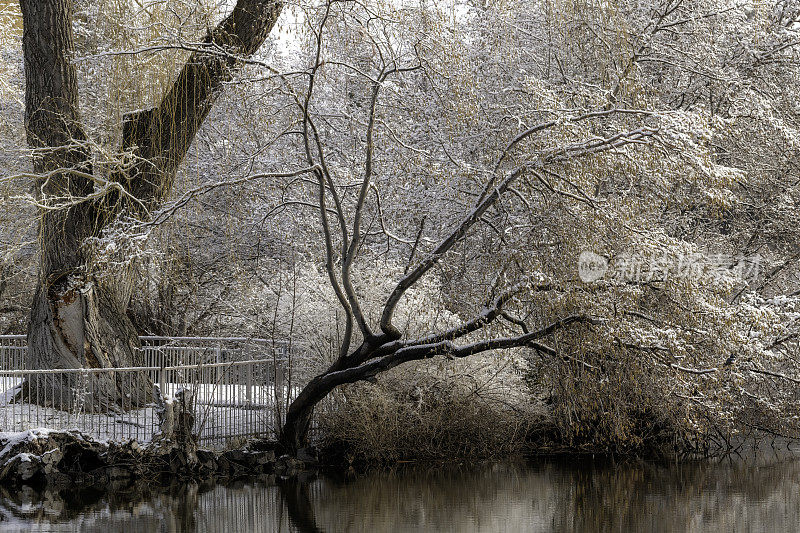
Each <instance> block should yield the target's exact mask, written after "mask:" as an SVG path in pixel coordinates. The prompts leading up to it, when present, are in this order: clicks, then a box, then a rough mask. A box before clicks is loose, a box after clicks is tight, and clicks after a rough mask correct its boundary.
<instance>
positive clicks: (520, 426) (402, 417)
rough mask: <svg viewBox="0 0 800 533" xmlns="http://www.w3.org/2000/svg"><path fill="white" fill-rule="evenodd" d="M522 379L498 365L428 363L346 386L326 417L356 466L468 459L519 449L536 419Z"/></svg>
mask: <svg viewBox="0 0 800 533" xmlns="http://www.w3.org/2000/svg"><path fill="white" fill-rule="evenodd" d="M523 389H524V386H523V385H522V382H521V379H520V378H519V377H517V376H515V375H514V374H513V372H512V371H510V369H509V368H508V367H506V368H502V367H500V368H498V366H497V365H496V364H495V365H494V366H492V365H491V364H489V363H482V362H472V363H463V362H458V363H443V364H437V363H421V364H420V365H419V366H417V367H414V368H407V369H395V370H394V371H392V372H389V373H387V374H385V375H383V376H381V378H380V380H379V381H377V382H375V383H358V384H355V385H350V386H347V387H345V388H343V389H342V390H341V391H340V393H339V395H338V401H336V402H335V407H333V408H330V407H329V408H328V409H326V410H325V412H323V413H321V415H320V429H321V437H322V440H323V443H324V445H325V447H327V448H328V449H329V450H330V449H336V450H339V451H340V452H344V455H345V456H346V459H348V460H350V461H354V460H356V461H364V462H368V463H383V464H385V463H394V462H397V461H404V460H420V461H425V460H432V461H437V460H444V459H447V460H459V459H461V460H469V459H473V460H476V459H486V458H491V457H499V456H507V455H510V454H513V453H515V452H518V451H520V450H521V449H522V447H523V446H524V443H525V436H526V433H527V431H528V429H529V427H530V426H531V424H532V423H534V421H535V418H536V417H535V414H534V412H533V410H532V409H531V406H530V404H528V403H527V400H526V399H525V397H524V396H523V395H520V394H519V392H520V391H522V390H523Z"/></svg>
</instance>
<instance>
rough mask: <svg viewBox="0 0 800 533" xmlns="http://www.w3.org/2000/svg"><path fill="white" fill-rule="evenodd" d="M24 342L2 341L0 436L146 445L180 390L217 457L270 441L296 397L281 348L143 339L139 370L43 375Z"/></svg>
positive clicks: (288, 350) (286, 351) (289, 351)
mask: <svg viewBox="0 0 800 533" xmlns="http://www.w3.org/2000/svg"><path fill="white" fill-rule="evenodd" d="M25 341H26V339H25V336H21V335H5V336H0V431H24V430H26V429H32V428H35V427H46V428H50V429H66V430H78V431H81V432H84V433H87V434H89V435H91V436H93V437H95V438H98V439H103V440H109V441H116V442H120V441H127V440H130V439H134V440H137V441H139V442H140V443H147V442H149V441H151V440H152V439H153V438H154V437H155V436H157V435H158V434H159V432H160V431H162V429H163V427H162V425H163V417H164V412H163V403H164V401H168V400H169V399H170V398H173V397H175V395H176V394H177V393H178V391H180V390H186V391H191V393H192V396H193V413H192V415H193V417H194V431H195V433H196V434H197V435H198V436H199V440H200V442H201V443H202V444H203V445H206V446H217V447H224V446H228V445H238V444H240V443H241V442H242V441H243V440H245V439H248V438H253V437H274V436H275V432H276V428H277V427H278V424H280V423H281V422H282V414H283V413H284V412H285V409H286V405H287V404H288V402H289V401H291V399H293V397H294V396H295V395H296V393H297V387H296V386H293V384H292V383H291V381H290V380H288V379H287V375H289V374H290V373H289V370H290V365H292V364H297V363H298V362H299V361H300V360H301V359H300V358H296V360H293V359H292V355H293V354H294V353H295V350H293V348H292V346H291V344H290V343H288V342H282V341H281V342H279V341H273V340H269V339H248V338H217V337H177V338H176V337H142V338H141V342H142V359H143V365H142V366H136V367H131V368H110V369H108V368H104V369H99V368H81V369H54V370H41V369H30V368H26V364H25V363H26V360H25V354H26V350H27V347H26V342H25ZM145 387H146V388H147V390H144V388H145ZM136 398H138V400H137V399H136ZM142 398H144V400H142ZM160 406H161V407H160Z"/></svg>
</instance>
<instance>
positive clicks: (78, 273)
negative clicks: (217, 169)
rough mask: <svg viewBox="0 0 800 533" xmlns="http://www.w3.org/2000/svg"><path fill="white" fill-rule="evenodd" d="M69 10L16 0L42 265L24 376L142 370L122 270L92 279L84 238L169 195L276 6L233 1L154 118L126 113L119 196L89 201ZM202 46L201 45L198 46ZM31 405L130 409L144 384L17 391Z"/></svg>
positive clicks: (99, 377)
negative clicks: (127, 166) (127, 164)
mask: <svg viewBox="0 0 800 533" xmlns="http://www.w3.org/2000/svg"><path fill="white" fill-rule="evenodd" d="M72 3H73V2H72V0H20V5H21V7H22V16H23V28H24V33H23V43H22V44H23V51H24V58H25V78H26V87H25V126H26V131H27V136H28V144H29V145H30V146H31V147H32V148H34V160H33V165H34V171H35V172H36V174H37V175H39V176H40V178H39V179H37V182H36V183H35V189H36V190H37V191H39V192H40V198H39V200H40V202H42V203H45V204H46V203H47V202H51V201H52V200H53V199H57V201H58V202H60V203H62V204H66V205H67V207H62V208H59V209H48V208H43V209H42V210H41V218H40V225H39V230H40V236H39V237H40V243H41V260H40V263H41V265H40V269H39V280H38V286H37V289H36V294H35V297H34V301H33V305H32V311H31V323H30V328H29V332H28V361H27V365H28V368H32V369H60V368H65V369H66V368H114V367H120V366H122V367H130V366H140V363H141V361H140V357H141V356H140V349H139V348H140V344H139V340H138V337H137V332H136V331H135V329H134V327H133V325H132V323H131V321H130V320H129V318H128V316H127V314H126V311H127V307H128V303H129V300H130V291H131V286H132V281H133V280H132V278H131V272H130V269H127V270H123V271H121V272H103V273H102V275H97V273H96V272H94V269H93V268H92V264H91V262H90V257H91V255H92V254H91V250H90V248H89V239H91V238H96V237H100V236H101V235H102V231H103V229H104V228H105V227H106V226H107V225H108V224H109V223H110V222H111V221H113V220H114V218H115V217H116V216H118V215H119V214H120V213H123V212H124V213H126V214H127V215H128V216H140V217H141V216H144V214H145V213H144V211H145V210H142V209H141V208H140V206H142V205H144V206H146V207H147V209H148V210H153V209H157V208H158V207H159V206H160V204H161V202H162V201H163V200H164V198H165V197H166V196H167V195H168V194H169V192H170V190H171V188H172V184H173V180H174V176H175V173H176V171H177V168H178V166H179V164H180V162H181V161H182V160H183V158H184V156H185V155H186V152H187V151H188V149H189V146H190V145H191V143H192V140H193V138H194V136H195V134H196V133H197V131H198V129H199V128H200V125H201V124H202V122H203V121H204V120H205V118H206V116H207V115H208V113H209V111H210V109H211V107H212V105H213V103H214V101H215V100H216V97H217V96H218V94H219V91H220V88H221V86H222V84H223V83H224V82H226V81H229V80H230V79H231V78H232V75H233V72H234V71H235V70H236V69H238V68H240V67H241V66H242V64H243V63H244V60H245V59H246V58H247V57H249V56H251V55H252V54H253V53H255V51H256V50H258V48H259V47H260V46H261V44H263V42H264V40H265V39H266V37H267V35H268V34H269V32H270V31H271V29H272V27H273V25H274V24H275V21H276V20H277V18H278V15H279V14H280V11H281V7H282V6H281V3H280V2H278V1H276V0H238V2H237V3H236V5H235V7H234V8H233V10H232V12H231V13H230V15H229V16H228V17H227V18H225V19H224V20H223V21H222V22H221V23H220V24H219V26H217V27H216V28H214V29H213V30H211V31H209V33H208V35H207V36H206V38H205V43H207V44H209V47H208V49H207V51H206V50H202V49H201V50H200V51H196V52H194V53H193V54H192V55H191V56H190V57H189V60H188V61H187V62H186V64H185V65H184V67H183V68H182V70H181V72H180V74H179V75H178V78H177V80H176V81H175V83H174V84H173V86H172V87H171V89H170V90H168V91H167V93H166V95H165V96H164V98H163V100H162V102H161V103H160V104H159V106H157V107H156V108H154V109H151V110H148V111H144V112H136V113H131V114H129V115H128V116H126V120H125V124H124V125H123V146H122V149H123V150H125V151H132V152H133V153H134V155H135V156H136V157H135V161H138V164H137V165H135V166H134V168H133V169H132V170H128V171H127V172H126V173H125V174H124V175H123V174H120V175H114V176H110V177H109V179H110V180H111V181H116V182H117V183H119V184H120V185H121V186H122V187H124V188H125V189H126V190H127V192H128V196H127V197H130V196H133V197H135V198H136V201H135V202H130V201H128V200H127V199H126V198H127V197H123V196H122V195H106V197H104V198H101V199H99V200H91V201H90V200H88V199H87V198H86V197H87V196H88V195H89V194H91V193H92V192H93V191H94V185H95V184H94V179H93V175H92V170H93V169H92V166H91V150H90V148H89V145H88V143H87V142H86V141H87V136H86V133H85V132H84V129H83V126H82V125H81V122H80V117H79V112H78V83H77V73H76V70H75V66H74V64H73V63H72V61H71V56H72V54H73V51H74V43H73V32H72V14H73V5H72ZM201 48H202V47H201ZM23 392H24V394H25V395H26V396H27V398H28V399H29V400H32V401H36V402H37V403H43V404H45V405H53V406H58V407H70V406H76V405H81V406H83V408H86V409H92V410H94V409H103V410H104V409H109V408H135V407H138V406H141V405H143V404H144V403H146V402H147V401H148V400H149V395H150V386H149V382H148V380H147V379H146V377H144V375H134V374H131V373H130V372H113V373H112V372H103V373H72V374H68V375H66V377H55V376H54V375H37V376H35V377H34V378H31V379H29V380H28V381H27V382H26V384H25V386H24V390H23Z"/></svg>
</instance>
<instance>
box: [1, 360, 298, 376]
mask: <svg viewBox="0 0 800 533" xmlns="http://www.w3.org/2000/svg"><path fill="white" fill-rule="evenodd" d="M278 361H279V362H283V361H284V360H283V359H278ZM273 362H275V360H274V359H248V360H247V361H228V362H224V363H198V364H194V365H177V366H129V367H119V368H49V369H31V370H0V377H2V376H22V375H32V374H102V373H103V372H146V371H160V370H200V369H204V368H223V367H231V366H244V365H255V364H261V365H264V364H270V363H273Z"/></svg>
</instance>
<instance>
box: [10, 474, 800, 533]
mask: <svg viewBox="0 0 800 533" xmlns="http://www.w3.org/2000/svg"><path fill="white" fill-rule="evenodd" d="M799 526H800V461H798V460H797V459H796V458H794V459H786V458H783V459H778V458H774V459H772V460H760V461H742V460H739V461H723V462H716V463H712V462H690V463H675V464H654V463H645V462H642V463H632V462H623V463H613V462H607V461H606V462H592V461H569V462H565V461H552V460H549V461H536V462H515V463H505V464H500V465H492V466H476V467H470V468H467V467H462V468H447V469H444V468H437V469H430V468H419V467H417V468H408V469H403V470H401V471H396V472H388V473H387V472H380V473H372V474H369V475H362V476H354V477H351V478H341V477H340V478H333V477H324V476H320V477H317V478H312V479H304V480H280V479H277V480H276V479H274V478H264V479H261V480H250V481H247V482H238V483H228V484H219V485H205V486H204V485H197V484H190V485H176V486H175V487H173V488H171V489H168V490H166V489H165V490H158V489H154V488H153V484H146V483H145V484H140V485H138V486H136V487H128V488H118V489H117V490H116V491H115V492H113V493H111V494H110V495H108V494H99V493H92V492H83V493H75V492H69V491H67V492H61V493H55V492H45V493H36V492H34V491H32V490H30V489H26V490H24V491H21V492H16V493H13V494H12V493H9V492H7V491H6V492H2V494H0V531H104V532H108V531H112V530H113V531H119V532H128V531H130V532H139V531H142V532H145V531H146V532H150V531H163V532H184V531H203V532H205V531H209V532H210V531H237V532H246V531H254V532H255V531H265V532H266V531H269V532H273V531H287V532H288V531H300V532H317V531H370V532H382V531H493V532H494V531H556V532H560V531H709V530H713V531H723V530H724V531H743V530H744V531H794V530H797V528H798V527H799Z"/></svg>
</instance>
